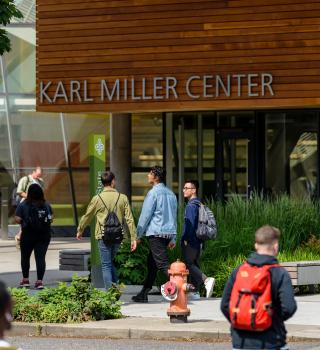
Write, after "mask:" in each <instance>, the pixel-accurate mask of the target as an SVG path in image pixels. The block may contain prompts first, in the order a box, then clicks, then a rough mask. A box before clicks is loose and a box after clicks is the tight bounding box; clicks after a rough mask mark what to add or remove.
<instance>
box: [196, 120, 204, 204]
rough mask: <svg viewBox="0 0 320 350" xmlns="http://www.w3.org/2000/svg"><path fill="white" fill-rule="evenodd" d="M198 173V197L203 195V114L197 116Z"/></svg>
mask: <svg viewBox="0 0 320 350" xmlns="http://www.w3.org/2000/svg"><path fill="white" fill-rule="evenodd" d="M197 122H198V127H197V168H198V169H197V173H198V181H199V191H198V197H199V198H202V195H203V123H202V114H198V115H197Z"/></svg>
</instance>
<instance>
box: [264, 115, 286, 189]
mask: <svg viewBox="0 0 320 350" xmlns="http://www.w3.org/2000/svg"><path fill="white" fill-rule="evenodd" d="M286 191H287V187H286V115H285V113H278V112H271V113H266V192H267V193H268V194H280V193H284V192H286Z"/></svg>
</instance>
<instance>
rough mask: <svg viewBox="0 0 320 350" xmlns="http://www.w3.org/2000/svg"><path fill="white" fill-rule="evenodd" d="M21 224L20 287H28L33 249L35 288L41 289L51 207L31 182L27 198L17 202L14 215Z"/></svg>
mask: <svg viewBox="0 0 320 350" xmlns="http://www.w3.org/2000/svg"><path fill="white" fill-rule="evenodd" d="M15 219H16V222H17V223H18V224H21V227H22V233H21V242H20V247H21V269H22V276H23V278H22V281H21V282H20V287H26V288H28V287H30V281H29V270H30V257H31V254H32V252H33V251H34V257H35V261H36V268H37V281H36V282H35V285H34V286H35V288H36V289H43V282H42V280H43V276H44V273H45V270H46V260H45V259H46V253H47V250H48V246H49V243H50V239H51V222H52V208H51V206H50V204H49V203H48V202H46V200H45V198H44V194H43V190H42V188H41V187H40V186H39V185H37V184H32V185H30V186H29V188H28V193H27V198H26V200H25V201H23V202H22V203H21V204H19V206H18V208H17V210H16V216H15Z"/></svg>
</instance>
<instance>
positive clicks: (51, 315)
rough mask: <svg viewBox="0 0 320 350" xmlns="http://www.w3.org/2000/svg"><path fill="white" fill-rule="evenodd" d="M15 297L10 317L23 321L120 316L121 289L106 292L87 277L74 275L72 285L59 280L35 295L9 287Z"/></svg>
mask: <svg viewBox="0 0 320 350" xmlns="http://www.w3.org/2000/svg"><path fill="white" fill-rule="evenodd" d="M10 292H11V295H12V297H13V299H14V301H15V304H14V309H13V317H14V320H16V321H23V322H48V323H67V322H71V323H75V322H83V321H92V320H106V319H113V318H120V317H121V316H122V315H121V312H120V304H121V303H120V302H119V301H118V300H119V298H120V291H119V289H118V288H116V287H113V288H111V289H110V290H108V291H107V292H104V291H99V290H98V289H95V288H93V287H92V286H91V284H90V283H89V282H88V280H87V279H86V278H79V277H77V276H75V277H73V280H72V282H71V285H70V286H68V285H67V284H66V283H59V285H58V287H56V288H45V289H44V290H42V291H41V292H39V293H38V294H37V295H35V296H29V295H28V291H27V290H26V289H16V288H13V289H11V290H10Z"/></svg>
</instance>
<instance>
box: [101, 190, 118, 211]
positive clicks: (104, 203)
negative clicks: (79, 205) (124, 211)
mask: <svg viewBox="0 0 320 350" xmlns="http://www.w3.org/2000/svg"><path fill="white" fill-rule="evenodd" d="M98 197H99V198H100V199H101V201H102V203H103V205H104V206H105V207H106V209H107V210H108V211H110V209H109V208H108V207H107V205H106V203H105V202H104V200H103V199H102V197H101V196H100V194H98ZM119 198H120V193H119V195H118V198H117V201H116V203H115V205H114V207H113V209H112V211H114V210H115V208H116V206H117V204H118V201H119Z"/></svg>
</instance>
